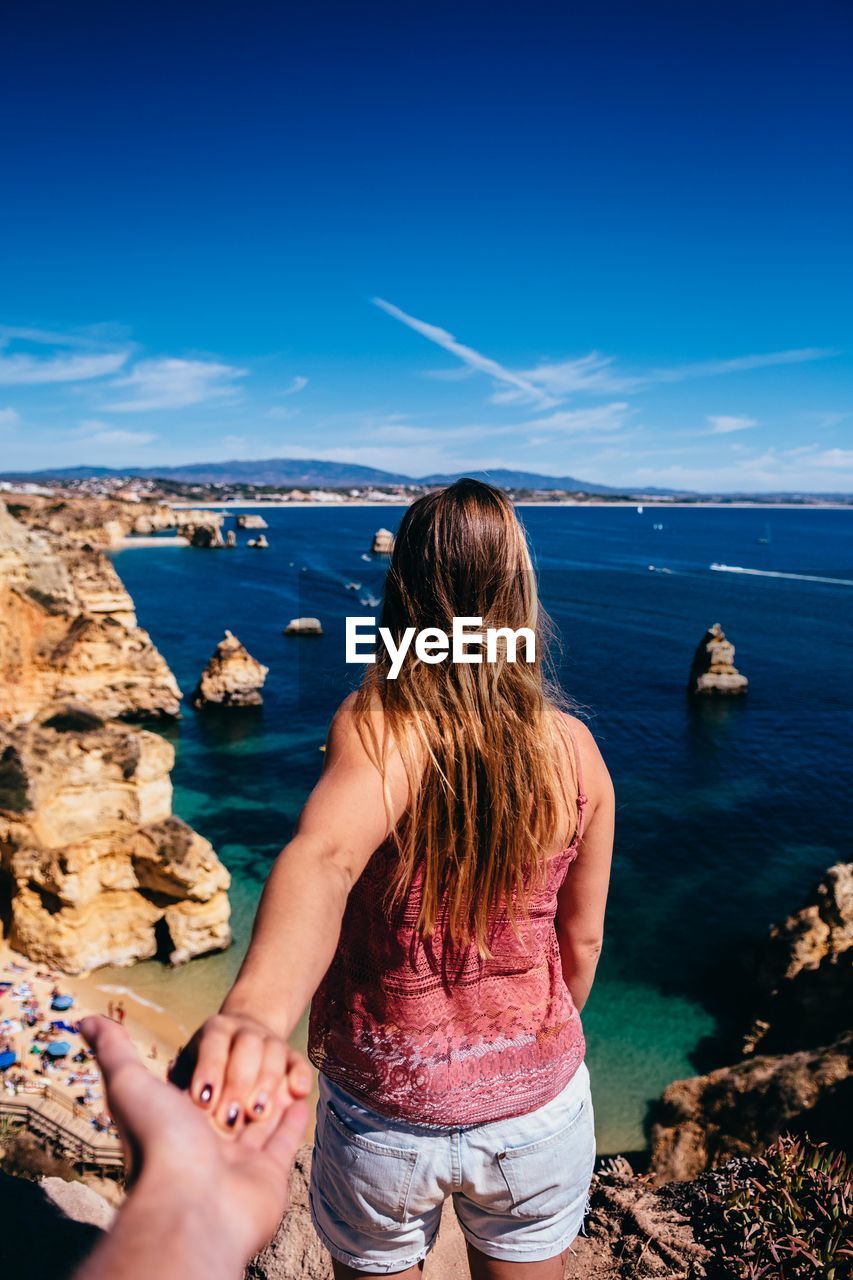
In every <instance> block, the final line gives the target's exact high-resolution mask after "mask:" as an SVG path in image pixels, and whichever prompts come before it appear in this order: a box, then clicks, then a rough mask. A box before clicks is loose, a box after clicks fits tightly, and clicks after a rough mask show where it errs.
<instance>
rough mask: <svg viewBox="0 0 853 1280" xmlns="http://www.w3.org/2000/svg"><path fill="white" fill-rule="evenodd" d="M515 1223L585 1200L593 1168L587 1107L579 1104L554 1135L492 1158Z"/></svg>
mask: <svg viewBox="0 0 853 1280" xmlns="http://www.w3.org/2000/svg"><path fill="white" fill-rule="evenodd" d="M497 1164H498V1168H499V1169H500V1171H501V1173H502V1175H503V1178H504V1181H505V1182H506V1185H507V1189H508V1191H509V1194H510V1199H511V1202H512V1205H511V1208H510V1210H509V1212H510V1214H511V1215H512V1216H513V1217H515V1218H548V1217H551V1216H553V1215H554V1214H559V1213H562V1212H564V1211H565V1210H567V1209H568V1208H569V1207H570V1205H572V1204H573V1203H574V1202H575V1201H576V1200H577V1199H578V1198H579V1197H580V1196H585V1195H586V1193H587V1190H588V1188H589V1183H590V1180H591V1178H592V1170H593V1166H594V1164H595V1137H594V1133H593V1125H592V1106H591V1104H590V1101H589V1098H588V1097H586V1098H584V1099H582V1101H581V1102H580V1104H579V1106H578V1110H577V1112H576V1113H575V1114H574V1115H573V1116H572V1118H571V1120H569V1122H568V1123H567V1124H564V1125H562V1126H561V1127H560V1128H559V1129H558V1130H557V1131H556V1132H555V1133H552V1134H549V1135H548V1137H547V1138H540V1139H539V1140H538V1141H537V1142H528V1143H526V1144H525V1145H523V1146H520V1147H506V1148H504V1150H502V1151H499V1152H498V1154H497Z"/></svg>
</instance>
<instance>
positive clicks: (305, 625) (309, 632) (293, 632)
mask: <svg viewBox="0 0 853 1280" xmlns="http://www.w3.org/2000/svg"><path fill="white" fill-rule="evenodd" d="M284 634H285V635H286V636H321V635H322V634H323V625H322V623H321V622H320V619H319V618H291V619H290V622H288V624H287V626H286V627H285V628H284Z"/></svg>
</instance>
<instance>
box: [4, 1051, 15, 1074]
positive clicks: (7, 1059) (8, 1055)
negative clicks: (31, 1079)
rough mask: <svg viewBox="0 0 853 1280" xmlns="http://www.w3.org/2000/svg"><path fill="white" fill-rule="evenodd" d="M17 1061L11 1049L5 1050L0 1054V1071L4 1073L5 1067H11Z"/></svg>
mask: <svg viewBox="0 0 853 1280" xmlns="http://www.w3.org/2000/svg"><path fill="white" fill-rule="evenodd" d="M17 1061H18V1055H17V1054H16V1053H13V1052H12V1050H11V1049H7V1050H6V1052H5V1053H0V1071H5V1070H6V1068H7V1067H11V1066H13V1065H14V1063H16V1062H17Z"/></svg>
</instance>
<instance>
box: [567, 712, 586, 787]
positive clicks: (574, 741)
mask: <svg viewBox="0 0 853 1280" xmlns="http://www.w3.org/2000/svg"><path fill="white" fill-rule="evenodd" d="M569 737H570V738H571V740H572V750H573V751H574V753H575V774H576V777H577V785H578V804H586V802H587V794H586V792H585V791H584V785H583V764H582V763H581V753H580V748H579V746H578V740H577V735H576V734H575V733H574V732H573V731H572V730H571V729H570V730H569Z"/></svg>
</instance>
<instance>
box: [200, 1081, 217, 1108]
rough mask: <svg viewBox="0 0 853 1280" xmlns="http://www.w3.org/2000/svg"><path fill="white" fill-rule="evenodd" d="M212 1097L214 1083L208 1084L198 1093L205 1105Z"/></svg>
mask: <svg viewBox="0 0 853 1280" xmlns="http://www.w3.org/2000/svg"><path fill="white" fill-rule="evenodd" d="M212 1097H213V1085H212V1084H206V1085H205V1086H204V1088H203V1089H202V1091H201V1093H200V1094H199V1095H198V1100H199V1102H201V1103H203V1104H204V1106H207V1104H208V1102H210V1099H211V1098H212Z"/></svg>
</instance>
